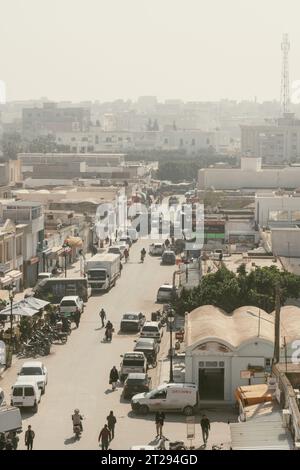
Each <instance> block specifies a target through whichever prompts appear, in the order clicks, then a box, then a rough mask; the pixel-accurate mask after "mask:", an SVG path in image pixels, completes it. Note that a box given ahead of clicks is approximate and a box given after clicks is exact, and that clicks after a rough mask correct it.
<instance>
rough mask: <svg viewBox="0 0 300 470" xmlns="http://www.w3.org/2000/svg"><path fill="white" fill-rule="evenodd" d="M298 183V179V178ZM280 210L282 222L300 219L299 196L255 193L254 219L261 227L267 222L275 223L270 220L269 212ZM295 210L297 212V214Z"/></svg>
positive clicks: (288, 223)
mask: <svg viewBox="0 0 300 470" xmlns="http://www.w3.org/2000/svg"><path fill="white" fill-rule="evenodd" d="M299 183H300V180H299ZM275 211H280V212H282V213H286V216H284V214H282V222H283V223H284V224H286V225H290V224H293V223H295V222H297V221H300V197H291V196H287V195H283V196H277V195H275V194H269V195H265V196H259V195H256V198H255V221H256V222H257V223H258V224H259V225H260V226H261V227H262V226H264V225H265V226H267V225H269V223H272V224H274V223H276V221H274V220H271V219H272V214H270V213H271V212H275ZM296 212H299V215H298V216H297V214H296Z"/></svg>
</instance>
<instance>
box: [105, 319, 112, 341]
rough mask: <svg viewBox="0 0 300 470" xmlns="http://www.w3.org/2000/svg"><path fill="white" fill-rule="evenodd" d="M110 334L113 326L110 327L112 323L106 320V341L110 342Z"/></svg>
mask: <svg viewBox="0 0 300 470" xmlns="http://www.w3.org/2000/svg"><path fill="white" fill-rule="evenodd" d="M112 333H113V325H112V323H111V322H110V321H109V320H108V322H107V323H106V327H105V338H106V341H111V339H112Z"/></svg>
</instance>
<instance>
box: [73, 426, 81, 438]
mask: <svg viewBox="0 0 300 470" xmlns="http://www.w3.org/2000/svg"><path fill="white" fill-rule="evenodd" d="M73 432H74V434H75V438H76V439H80V435H81V433H82V431H81V426H80V424H74V426H73Z"/></svg>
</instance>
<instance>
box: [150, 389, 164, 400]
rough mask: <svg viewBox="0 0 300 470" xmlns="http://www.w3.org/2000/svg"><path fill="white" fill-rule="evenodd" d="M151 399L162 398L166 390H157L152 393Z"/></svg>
mask: <svg viewBox="0 0 300 470" xmlns="http://www.w3.org/2000/svg"><path fill="white" fill-rule="evenodd" d="M150 398H151V399H152V400H156V399H159V398H160V399H164V398H167V390H159V391H158V392H156V393H154V394H153V395H152V396H151V397H150Z"/></svg>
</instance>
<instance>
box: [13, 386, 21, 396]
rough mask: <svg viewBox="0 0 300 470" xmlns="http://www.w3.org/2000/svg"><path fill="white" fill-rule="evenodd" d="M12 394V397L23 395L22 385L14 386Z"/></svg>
mask: <svg viewBox="0 0 300 470" xmlns="http://www.w3.org/2000/svg"><path fill="white" fill-rule="evenodd" d="M13 396H14V397H22V396H23V388H22V387H16V388H14V391H13Z"/></svg>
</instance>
